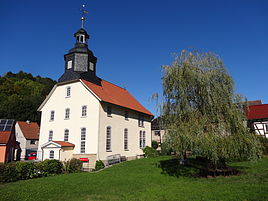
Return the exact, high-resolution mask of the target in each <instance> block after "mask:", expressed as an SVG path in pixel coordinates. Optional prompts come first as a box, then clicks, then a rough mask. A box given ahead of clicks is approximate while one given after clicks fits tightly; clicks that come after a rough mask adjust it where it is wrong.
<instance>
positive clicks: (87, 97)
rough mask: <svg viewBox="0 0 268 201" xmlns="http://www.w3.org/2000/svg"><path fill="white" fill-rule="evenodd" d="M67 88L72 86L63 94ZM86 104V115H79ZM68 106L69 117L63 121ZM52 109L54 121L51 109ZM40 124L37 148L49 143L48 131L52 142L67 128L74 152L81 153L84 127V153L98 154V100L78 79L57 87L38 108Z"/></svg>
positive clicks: (62, 137)
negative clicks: (40, 113)
mask: <svg viewBox="0 0 268 201" xmlns="http://www.w3.org/2000/svg"><path fill="white" fill-rule="evenodd" d="M66 87H71V96H70V97H66ZM83 105H86V106H87V117H82V106H83ZM66 108H70V119H68V120H65V119H64V118H65V109H66ZM52 110H54V111H55V118H54V121H50V112H51V111H52ZM41 111H42V116H41V126H40V138H39V148H38V150H39V151H38V159H40V154H41V152H40V151H41V146H42V145H43V144H44V143H46V142H48V136H49V131H50V130H52V131H53V141H63V140H64V130H65V129H69V142H70V143H73V144H75V147H74V150H73V154H80V139H81V128H83V127H84V128H86V153H85V154H97V147H98V132H99V131H98V129H99V100H98V99H97V98H96V97H95V96H94V95H93V94H92V93H91V92H89V91H88V90H87V89H86V87H85V86H83V85H82V83H81V82H80V81H76V82H73V83H66V84H64V85H60V86H57V87H56V89H55V91H54V92H53V93H52V95H51V96H50V98H49V99H48V101H47V102H46V103H45V105H44V106H43V108H42V109H41Z"/></svg>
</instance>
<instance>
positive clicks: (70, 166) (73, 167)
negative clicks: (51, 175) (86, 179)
mask: <svg viewBox="0 0 268 201" xmlns="http://www.w3.org/2000/svg"><path fill="white" fill-rule="evenodd" d="M81 169H82V161H80V160H79V159H77V158H72V159H70V160H68V161H67V162H65V171H66V172H67V173H74V172H81Z"/></svg>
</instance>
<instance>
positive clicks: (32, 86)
mask: <svg viewBox="0 0 268 201" xmlns="http://www.w3.org/2000/svg"><path fill="white" fill-rule="evenodd" d="M55 84H56V82H55V81H53V80H52V79H50V78H42V77H40V76H36V77H33V76H32V74H30V73H25V72H22V71H20V72H18V73H12V72H8V73H6V74H5V75H4V76H2V77H0V97H1V99H0V118H2V119H16V120H22V121H26V120H30V121H37V122H40V114H39V113H38V112H37V108H38V107H39V106H40V105H41V103H42V101H43V100H44V99H45V97H46V95H47V94H48V93H49V91H50V90H51V89H52V87H53V86H54V85H55Z"/></svg>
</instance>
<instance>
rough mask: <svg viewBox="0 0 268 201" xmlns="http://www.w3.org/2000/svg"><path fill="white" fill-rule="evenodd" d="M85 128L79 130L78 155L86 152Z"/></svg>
mask: <svg viewBox="0 0 268 201" xmlns="http://www.w3.org/2000/svg"><path fill="white" fill-rule="evenodd" d="M86 131H87V130H86V128H81V146H80V153H85V152H86Z"/></svg>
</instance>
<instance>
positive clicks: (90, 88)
mask: <svg viewBox="0 0 268 201" xmlns="http://www.w3.org/2000/svg"><path fill="white" fill-rule="evenodd" d="M81 20H82V27H81V28H80V29H79V30H78V31H77V32H76V33H75V34H74V37H75V41H76V42H75V45H74V47H73V48H72V49H70V50H69V52H68V53H67V54H65V55H64V60H65V66H64V73H63V75H62V76H61V77H60V78H59V80H58V83H57V84H56V85H55V86H54V87H53V89H52V90H51V92H50V93H49V94H48V96H47V97H46V99H45V100H44V101H43V103H42V104H41V105H40V107H39V108H38V111H40V112H41V126H40V138H39V145H38V153H37V155H38V160H45V159H58V160H60V161H67V160H69V159H71V158H78V159H81V160H82V161H84V164H83V167H84V168H88V169H93V168H94V167H95V162H96V160H102V161H107V159H108V158H109V157H113V156H121V157H124V158H126V159H127V160H131V159H136V158H137V157H139V156H141V155H142V154H143V148H144V147H145V146H151V120H152V118H153V115H152V113H150V112H149V111H148V110H147V109H146V108H145V107H143V106H142V105H141V104H140V103H139V102H138V101H137V100H136V99H135V98H134V97H133V96H132V95H131V94H130V93H129V92H128V91H127V90H126V89H124V88H121V87H119V86H117V85H115V84H112V83H110V82H108V81H106V80H103V79H101V78H99V77H98V76H97V75H96V68H97V58H96V57H95V56H94V54H93V52H92V51H91V50H89V49H88V39H89V38H90V37H89V35H88V33H87V32H86V30H85V29H84V26H83V24H84V17H82V18H81Z"/></svg>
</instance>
